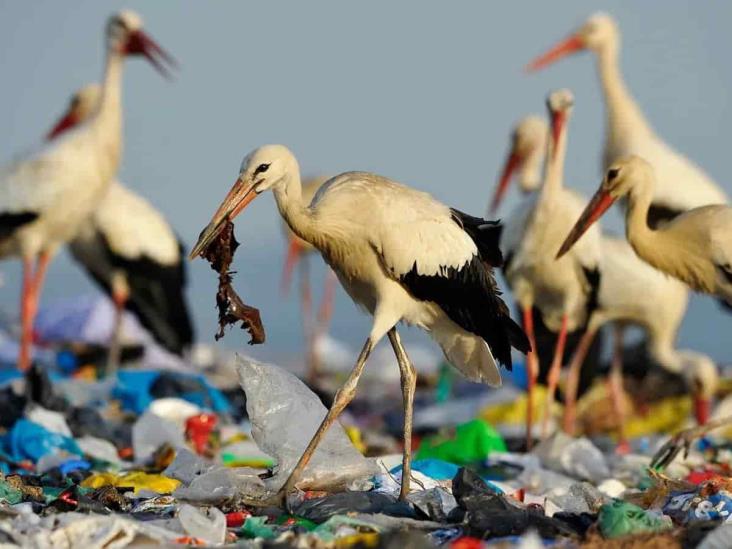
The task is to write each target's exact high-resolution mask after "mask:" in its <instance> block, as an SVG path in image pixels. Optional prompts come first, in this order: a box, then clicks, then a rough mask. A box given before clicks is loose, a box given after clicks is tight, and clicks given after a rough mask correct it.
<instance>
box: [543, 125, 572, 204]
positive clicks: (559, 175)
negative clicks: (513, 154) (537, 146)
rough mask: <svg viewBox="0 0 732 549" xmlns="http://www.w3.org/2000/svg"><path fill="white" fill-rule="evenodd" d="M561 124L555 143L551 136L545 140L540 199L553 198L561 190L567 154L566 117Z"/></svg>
mask: <svg viewBox="0 0 732 549" xmlns="http://www.w3.org/2000/svg"><path fill="white" fill-rule="evenodd" d="M562 116H565V117H566V118H565V119H564V122H563V123H562V128H561V130H560V132H559V136H558V139H557V140H556V141H555V140H554V137H553V136H551V137H549V139H547V147H546V162H545V163H544V185H543V186H542V189H541V193H542V197H548V196H553V195H554V194H556V193H557V192H559V190H560V189H561V188H562V180H563V178H564V158H565V156H566V154H567V123H568V122H569V116H568V115H562Z"/></svg>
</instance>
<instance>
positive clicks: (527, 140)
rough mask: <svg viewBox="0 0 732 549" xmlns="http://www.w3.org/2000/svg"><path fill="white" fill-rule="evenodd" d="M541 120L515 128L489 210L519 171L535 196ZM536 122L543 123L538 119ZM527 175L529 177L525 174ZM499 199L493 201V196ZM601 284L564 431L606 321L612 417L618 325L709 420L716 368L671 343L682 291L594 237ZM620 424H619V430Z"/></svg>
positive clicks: (621, 245) (616, 242)
mask: <svg viewBox="0 0 732 549" xmlns="http://www.w3.org/2000/svg"><path fill="white" fill-rule="evenodd" d="M540 120H541V119H538V118H537V117H534V116H528V117H526V118H524V119H522V120H521V121H520V122H519V124H518V125H517V126H516V128H515V130H514V132H513V135H512V146H511V149H510V152H509V155H508V158H507V161H506V163H505V168H504V170H503V173H502V175H501V178H500V180H499V183H498V186H497V191H496V194H495V195H494V200H493V202H492V205H493V206H494V208H496V207H497V206H498V205H499V204H500V201H501V199H502V198H503V197H504V196H505V193H506V191H507V189H508V186H509V183H510V181H511V178H512V175H513V173H514V172H515V171H516V170H519V178H518V182H519V187H520V188H521V190H522V191H523V193H524V194H526V195H528V194H529V193H531V192H533V191H534V190H536V188H537V187H538V186H539V182H538V181H536V179H535V178H534V177H533V176H532V171H533V170H531V169H530V166H532V165H533V166H539V165H541V162H542V160H543V157H544V149H543V146H542V145H543V143H544V141H545V135H546V132H547V128H546V124H543V127H542V125H541V124H540V123H539V121H540ZM542 122H543V120H542ZM527 170H528V175H527ZM496 197H497V198H498V200H495V198H496ZM530 203H531V198H530V197H526V198H524V201H523V202H522V203H521V204H520V205H519V206H518V207H517V209H516V211H515V212H514V213H513V214H512V215H511V216H510V217H509V220H508V223H507V225H506V227H507V228H506V230H507V231H510V230H511V229H510V227H511V226H512V225H513V222H512V220H513V219H514V218H517V219H521V218H522V216H523V215H525V214H523V213H522V211H523V209H524V208H526V207H527V206H526V204H530ZM600 250H601V254H600V262H599V266H600V272H601V273H602V276H601V278H600V286H599V290H598V295H597V304H596V307H595V308H594V309H593V310H592V312H591V315H590V320H589V322H588V323H587V329H586V331H585V333H584V334H583V337H582V338H581V339H580V341H579V343H578V345H577V349H576V350H575V352H574V354H573V356H572V360H571V361H570V364H569V368H568V370H569V373H568V376H567V384H566V389H565V391H564V396H565V414H564V421H563V427H564V430H565V431H566V432H568V433H573V432H574V427H575V416H576V406H575V404H576V399H577V389H578V386H579V377H580V369H581V367H582V364H583V362H584V359H585V357H586V355H587V352H588V350H589V349H590V346H591V344H592V341H593V340H594V337H595V335H596V334H597V332H598V330H599V329H600V328H601V327H602V326H604V325H605V324H607V323H613V324H614V325H615V329H614V336H615V342H614V345H613V350H614V351H613V361H612V366H613V368H612V371H611V376H610V378H611V384H610V387H611V391H612V393H611V394H612V397H613V399H614V402H615V404H616V405H615V411H616V413H618V415H619V416H620V406H619V401H620V394H619V389H620V386H621V383H622V379H621V368H622V353H621V352H620V351H621V350H622V334H623V332H624V330H623V328H624V327H625V326H638V327H640V328H642V329H643V330H644V332H645V333H646V337H647V341H648V346H649V350H650V354H651V357H652V358H653V359H654V360H655V361H656V362H658V364H659V365H660V366H662V367H663V368H665V369H666V370H668V371H670V372H673V373H676V374H681V375H682V376H683V378H684V380H685V382H686V383H687V385H688V386H689V389H690V391H691V393H692V394H693V395H694V403H695V404H694V409H695V415H696V419H697V422H698V423H700V424H703V423H705V422H706V421H707V419H708V417H709V411H710V406H711V400H710V399H711V396H712V395H713V394H714V393H715V392H716V387H717V385H718V374H717V368H716V366H715V365H714V362H713V361H712V359H711V358H710V357H708V356H707V355H705V354H702V353H698V352H695V351H691V350H679V349H676V346H675V345H676V337H677V334H678V330H679V327H680V325H681V322H682V320H683V318H684V314H685V313H686V307H687V303H688V290H687V287H686V286H685V285H684V284H682V283H681V282H679V281H678V280H676V279H674V278H672V277H669V276H667V275H665V274H663V273H661V272H660V271H658V270H656V269H654V268H653V267H651V266H650V265H648V264H647V263H645V262H643V261H641V260H640V259H639V258H638V256H637V255H636V254H635V252H634V251H633V250H632V248H631V247H630V245H629V244H628V243H627V242H626V241H625V240H621V239H617V238H614V237H611V236H606V235H601V237H600ZM622 420H623V418H622V416H620V417H619V418H618V424H619V425H621V434H622V423H623V421H622Z"/></svg>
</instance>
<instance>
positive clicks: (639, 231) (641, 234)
mask: <svg viewBox="0 0 732 549" xmlns="http://www.w3.org/2000/svg"><path fill="white" fill-rule="evenodd" d="M652 198H653V187H652V185H651V184H650V183H648V182H646V183H645V184H643V183H640V182H639V184H638V185H636V186H635V187H634V188H633V190H632V191H631V192H630V194H629V195H628V209H627V212H626V214H625V235H626V237H627V239H628V242H630V245H631V246H632V247H633V249H634V250H635V252H636V253H637V254H638V255H639V256H640V257H641V258H642V259H644V260H645V261H646V262H647V263H650V264H651V265H653V266H654V267H657V268H660V265H658V264H656V263H655V262H654V259H655V258H658V257H661V256H662V255H663V254H661V253H660V249H659V245H660V244H661V242H660V240H661V238H660V236H659V234H658V232H657V231H654V230H652V229H650V228H649V227H648V209H649V208H650V206H651V199H652Z"/></svg>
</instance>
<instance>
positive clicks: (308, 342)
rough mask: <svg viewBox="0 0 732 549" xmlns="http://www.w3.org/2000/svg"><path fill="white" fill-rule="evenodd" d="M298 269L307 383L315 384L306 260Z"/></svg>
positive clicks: (313, 340)
mask: <svg viewBox="0 0 732 549" xmlns="http://www.w3.org/2000/svg"><path fill="white" fill-rule="evenodd" d="M299 269H300V316H301V318H302V331H303V337H304V338H305V356H306V358H305V365H306V369H307V371H306V374H305V376H306V378H307V380H308V382H310V383H315V382H316V381H317V377H318V366H319V365H318V360H317V356H316V354H317V352H316V349H315V329H314V328H313V294H312V290H311V288H310V267H309V265H308V262H307V258H305V257H303V258H302V259H301V260H300V263H299Z"/></svg>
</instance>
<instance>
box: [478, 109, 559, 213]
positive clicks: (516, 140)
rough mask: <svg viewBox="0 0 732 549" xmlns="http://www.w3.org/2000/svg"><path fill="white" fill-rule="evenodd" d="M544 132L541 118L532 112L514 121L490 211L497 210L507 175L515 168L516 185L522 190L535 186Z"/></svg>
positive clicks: (537, 178)
mask: <svg viewBox="0 0 732 549" xmlns="http://www.w3.org/2000/svg"><path fill="white" fill-rule="evenodd" d="M547 131H548V130H547V125H546V122H545V121H544V119H543V118H541V117H540V116H536V115H529V116H527V117H525V118H522V119H521V121H519V123H518V124H516V126H515V127H514V130H513V132H512V133H511V148H510V149H509V151H508V156H507V157H506V162H505V164H504V166H503V171H502V172H501V177H500V179H499V180H498V185H497V186H496V190H495V192H494V194H493V200H492V201H491V208H490V211H491V213H495V211H496V210H497V209H498V206H499V205H500V203H501V201H502V200H503V197H504V195H505V194H506V191H507V190H508V186H509V184H510V183H511V177H512V176H513V174H514V173H516V172H517V171H518V173H519V179H518V180H519V186H520V187H521V190H522V191H523V192H525V193H529V192H532V191H534V190H536V188H537V187H538V186H539V183H541V161H542V159H543V158H544V149H545V148H546V135H547Z"/></svg>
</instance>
